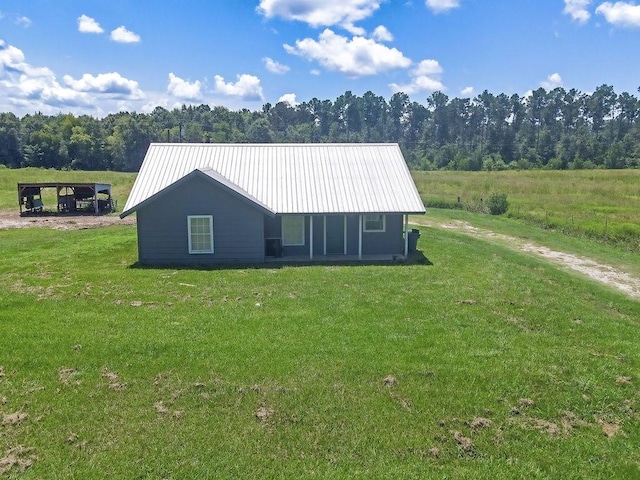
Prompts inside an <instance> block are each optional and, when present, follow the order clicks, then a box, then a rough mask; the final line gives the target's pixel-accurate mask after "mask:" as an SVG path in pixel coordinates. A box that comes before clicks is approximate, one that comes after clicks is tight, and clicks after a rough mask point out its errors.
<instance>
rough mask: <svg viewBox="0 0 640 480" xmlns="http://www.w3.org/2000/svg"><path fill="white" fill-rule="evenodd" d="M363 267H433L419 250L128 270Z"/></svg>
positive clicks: (148, 266) (134, 265)
mask: <svg viewBox="0 0 640 480" xmlns="http://www.w3.org/2000/svg"><path fill="white" fill-rule="evenodd" d="M363 265H378V266H384V267H401V266H404V265H433V263H432V262H431V260H429V259H428V258H427V257H426V256H425V255H424V253H422V251H420V250H417V251H414V252H410V253H409V255H408V256H407V258H406V259H398V258H393V259H390V260H366V259H363V260H342V261H340V260H334V259H331V260H322V259H318V260H314V261H309V260H291V261H286V260H279V261H277V262H275V261H274V262H265V263H220V264H207V265H188V264H175V263H165V264H154V265H145V264H141V263H140V262H135V263H132V264H131V265H129V267H128V268H133V269H138V268H139V269H145V270H156V269H159V270H164V269H167V268H171V269H174V270H205V271H207V270H245V269H254V270H261V269H268V270H273V269H279V268H283V267H326V266H331V267H336V266H340V267H358V266H363Z"/></svg>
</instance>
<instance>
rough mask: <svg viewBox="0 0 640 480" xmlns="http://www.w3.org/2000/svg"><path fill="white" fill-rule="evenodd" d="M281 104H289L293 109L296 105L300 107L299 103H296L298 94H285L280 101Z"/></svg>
mask: <svg viewBox="0 0 640 480" xmlns="http://www.w3.org/2000/svg"><path fill="white" fill-rule="evenodd" d="M280 102H284V103H287V104H289V106H291V107H295V106H296V105H298V102H296V94H295V93H285V94H284V95H282V96H281V97H280V98H279V99H278V103H280Z"/></svg>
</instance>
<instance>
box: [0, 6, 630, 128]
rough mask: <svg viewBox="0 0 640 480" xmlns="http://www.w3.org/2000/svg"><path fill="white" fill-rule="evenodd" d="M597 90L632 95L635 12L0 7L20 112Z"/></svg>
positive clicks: (3, 72) (3, 84)
mask: <svg viewBox="0 0 640 480" xmlns="http://www.w3.org/2000/svg"><path fill="white" fill-rule="evenodd" d="M602 84H608V85H612V86H613V87H614V88H615V90H616V92H618V93H622V92H625V91H626V92H629V93H632V94H636V95H637V94H638V91H637V89H638V87H639V86H640V2H635V1H617V2H602V1H600V0H181V1H177V0H162V1H152V0H0V112H7V111H10V112H13V113H15V114H16V115H19V116H22V115H24V114H26V113H33V112H36V111H41V112H43V113H46V114H56V113H60V112H62V113H67V112H71V113H74V114H76V115H80V114H89V115H92V116H96V117H102V116H104V115H107V114H109V113H114V112H117V111H121V110H128V111H136V112H144V113H147V112H150V111H152V110H153V108H154V107H155V106H162V107H165V108H168V109H171V108H174V107H176V106H180V105H182V104H195V105H199V104H202V103H206V104H209V105H211V106H212V107H213V106H216V105H222V106H225V107H227V108H230V109H232V110H237V109H240V108H248V109H250V110H259V109H261V107H262V105H263V104H265V103H267V102H269V103H272V104H275V103H276V102H278V101H287V102H289V103H292V104H295V103H296V102H304V101H308V100H310V99H311V98H313V97H317V98H319V99H321V100H325V99H329V100H335V98H336V97H338V96H339V95H341V94H342V93H344V92H345V91H347V90H350V91H351V92H352V93H354V94H355V95H359V96H360V95H362V94H364V93H365V92H366V91H368V90H371V91H372V92H374V93H375V94H377V95H382V96H383V97H385V98H387V99H389V98H390V97H391V95H393V93H395V92H397V91H403V92H405V93H407V94H409V96H410V97H411V99H412V100H413V101H417V102H420V103H425V102H426V99H427V98H428V97H429V96H430V95H431V93H432V92H434V91H436V90H440V91H443V92H444V93H446V94H447V95H449V97H474V96H475V95H477V94H479V93H481V92H482V91H483V90H488V91H490V92H491V93H494V94H499V93H507V94H513V93H517V94H520V95H525V94H526V93H527V92H529V91H531V90H534V89H536V88H539V87H544V88H546V89H551V88H554V87H557V86H562V87H564V88H567V89H570V88H576V89H577V90H579V91H581V92H585V93H589V92H592V91H594V90H595V88H596V87H598V86H600V85H602Z"/></svg>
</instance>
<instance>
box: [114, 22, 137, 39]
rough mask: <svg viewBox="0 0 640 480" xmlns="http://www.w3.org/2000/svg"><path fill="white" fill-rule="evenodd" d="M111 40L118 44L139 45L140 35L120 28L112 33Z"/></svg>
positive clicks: (122, 27)
mask: <svg viewBox="0 0 640 480" xmlns="http://www.w3.org/2000/svg"><path fill="white" fill-rule="evenodd" d="M111 40H113V41H114V42H118V43H138V42H139V41H140V35H137V34H135V33H133V32H130V31H129V30H127V29H126V28H125V27H124V26H120V27H118V28H116V29H115V30H113V31H112V32H111Z"/></svg>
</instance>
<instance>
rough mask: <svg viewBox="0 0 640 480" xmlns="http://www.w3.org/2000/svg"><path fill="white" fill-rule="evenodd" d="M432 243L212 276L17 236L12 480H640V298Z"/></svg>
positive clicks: (5, 452)
mask: <svg viewBox="0 0 640 480" xmlns="http://www.w3.org/2000/svg"><path fill="white" fill-rule="evenodd" d="M509 228H511V227H509ZM513 228H515V227H513ZM522 228H526V227H522ZM529 228H531V227H529ZM531 231H532V232H533V231H536V229H534V228H531ZM422 232H423V234H422V237H421V239H420V243H419V248H420V249H422V250H423V251H424V253H425V255H426V256H427V257H428V258H429V260H430V261H431V262H432V265H401V266H392V265H390V266H313V267H282V268H258V269H250V268H225V269H218V270H197V269H143V268H132V265H133V264H134V263H135V261H136V259H137V258H136V255H137V252H136V234H135V227H134V226H117V227H106V228H102V229H93V230H76V231H56V230H48V229H17V230H4V231H0V421H1V423H0V472H2V473H0V477H1V478H18V477H19V478H39V479H49V478H51V479H53V478H78V479H91V478H96V479H97V478H105V477H113V478H367V479H369V478H474V479H477V478H491V479H511V478H533V479H543V478H544V479H546V478H563V479H571V478H575V479H581V478H607V479H609V478H638V477H640V450H638V439H639V438H640V417H639V413H638V412H639V410H640V393H639V390H638V383H639V382H640V342H639V341H638V332H639V327H640V302H637V301H634V300H631V299H629V298H627V297H625V296H623V295H622V294H618V293H616V292H613V291H611V290H609V289H605V288H604V287H601V286H599V285H598V284H596V283H594V282H590V281H588V280H585V279H583V278H582V277H579V276H577V275H574V274H571V273H568V272H565V271H562V270H559V269H558V268H556V267H555V266H553V265H551V264H549V263H547V262H545V261H543V260H540V259H537V258H533V257H531V256H528V255H524V254H520V253H517V252H514V251H512V250H510V249H509V248H508V247H506V246H502V245H499V244H490V243H487V242H484V241H481V240H477V239H473V238H470V237H466V236H464V235H460V234H456V233H455V232H448V231H442V230H435V229H431V228H423V229H422ZM584 248H588V247H587V246H586V244H585V246H584Z"/></svg>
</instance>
